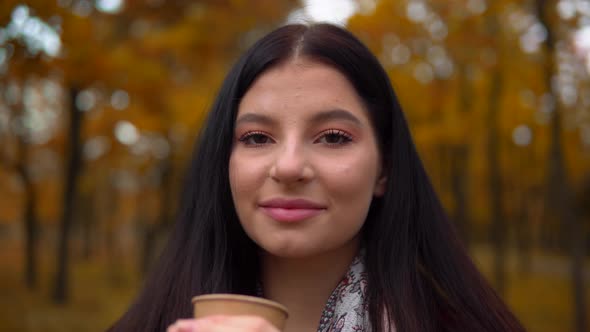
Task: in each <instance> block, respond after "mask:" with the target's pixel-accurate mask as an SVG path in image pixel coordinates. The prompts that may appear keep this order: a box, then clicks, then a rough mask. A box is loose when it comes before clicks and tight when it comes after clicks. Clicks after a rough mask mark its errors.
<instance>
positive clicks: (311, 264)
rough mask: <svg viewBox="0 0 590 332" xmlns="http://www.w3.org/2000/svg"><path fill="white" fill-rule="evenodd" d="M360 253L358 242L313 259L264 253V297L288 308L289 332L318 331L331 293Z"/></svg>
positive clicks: (262, 260) (262, 261)
mask: <svg viewBox="0 0 590 332" xmlns="http://www.w3.org/2000/svg"><path fill="white" fill-rule="evenodd" d="M358 250H359V245H358V241H353V242H351V243H350V244H349V245H346V246H343V247H341V248H338V249H337V250H333V251H329V252H325V253H322V254H319V255H316V256H313V257H304V258H284V257H277V256H273V255H271V254H269V253H266V252H264V253H262V256H261V258H262V259H261V263H262V266H261V268H262V271H261V272H262V275H261V276H262V285H263V291H264V295H265V297H267V298H268V299H271V300H274V301H277V302H279V303H282V304H283V305H285V306H286V307H287V308H288V309H289V319H288V321H287V328H286V329H285V332H288V331H307V330H309V331H316V330H317V327H318V323H319V320H320V318H321V315H322V311H323V309H324V306H325V305H326V302H327V301H328V298H329V297H330V295H331V293H332V291H333V290H334V288H336V286H337V285H338V283H339V282H340V280H342V278H343V277H344V274H345V273H346V271H347V270H348V268H349V267H350V264H351V262H352V260H353V259H354V257H355V256H356V255H357V253H358Z"/></svg>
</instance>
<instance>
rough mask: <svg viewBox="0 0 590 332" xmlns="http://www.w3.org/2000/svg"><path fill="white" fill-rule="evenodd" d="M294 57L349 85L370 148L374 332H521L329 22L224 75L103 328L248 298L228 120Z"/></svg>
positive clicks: (249, 262)
mask: <svg viewBox="0 0 590 332" xmlns="http://www.w3.org/2000/svg"><path fill="white" fill-rule="evenodd" d="M296 56H302V57H306V58H309V59H311V60H315V61H320V62H322V63H325V64H327V65H330V66H333V67H334V68H336V69H337V70H339V71H340V72H342V73H343V74H344V75H345V76H346V77H347V78H348V79H349V80H350V82H351V83H352V84H353V85H354V87H355V89H356V91H357V93H358V94H359V96H360V97H361V98H362V100H363V101H364V103H365V106H366V108H367V109H368V112H369V117H370V119H371V121H372V124H373V126H374V128H375V131H376V134H377V137H378V140H379V148H380V152H381V156H382V159H383V162H384V171H385V172H386V174H385V175H386V176H387V179H388V181H387V189H386V192H385V194H384V195H383V196H382V197H380V198H375V199H374V200H373V202H372V203H371V207H370V209H369V214H368V217H367V220H366V222H365V224H364V226H363V229H362V233H363V234H362V235H363V237H362V241H363V244H362V245H363V246H364V248H365V249H366V254H367V255H366V257H367V260H366V269H367V273H368V294H367V295H368V302H369V314H370V318H371V322H372V326H373V328H374V329H375V331H383V330H385V329H386V326H395V328H396V329H397V330H398V331H524V328H523V327H522V326H521V325H520V323H519V322H518V320H517V319H516V318H515V317H514V316H513V315H512V314H511V313H510V311H509V310H508V308H507V307H506V305H505V304H504V303H503V302H502V300H501V299H500V298H499V297H498V296H497V295H496V293H495V292H494V291H493V289H492V288H491V287H490V286H489V285H488V283H487V282H486V281H485V280H484V278H483V277H482V275H481V274H480V273H479V272H478V271H477V269H476V267H475V265H474V264H473V262H472V261H471V259H470V258H469V257H468V255H467V253H466V251H465V249H464V248H463V246H462V245H461V243H460V242H459V241H458V239H457V236H456V234H455V232H454V229H453V227H452V225H451V223H450V222H449V221H448V219H447V217H446V215H445V213H444V211H443V208H442V206H441V203H440V202H439V200H438V198H437V196H436V194H435V192H434V190H433V187H432V185H431V183H430V181H429V179H428V176H427V174H426V172H425V170H424V167H423V165H422V162H421V161H420V158H419V157H418V153H417V151H416V148H415V147H414V143H413V142H412V138H411V136H410V131H409V129H408V125H407V123H406V120H405V118H404V115H403V113H402V110H401V107H400V105H399V103H398V100H397V97H396V96H395V94H394V92H393V89H392V87H391V84H390V82H389V79H388V77H387V74H386V73H385V71H384V70H383V68H382V67H381V65H380V64H379V62H378V60H377V59H376V58H375V57H374V56H373V54H372V53H371V52H370V51H369V50H368V49H367V48H366V47H365V46H364V45H363V44H362V43H361V42H360V41H359V40H358V39H357V38H355V37H354V36H353V35H352V34H351V33H349V32H348V31H346V30H344V29H341V28H339V27H336V26H333V25H329V24H315V25H311V26H306V25H287V26H283V27H281V28H279V29H277V30H275V31H273V32H271V33H270V34H268V35H267V36H265V37H264V38H262V39H261V40H259V41H258V42H257V43H255V44H254V45H253V46H252V47H251V48H250V49H249V50H248V51H247V52H246V53H245V54H244V55H243V56H242V57H241V58H240V59H239V61H238V62H237V63H236V64H235V65H234V67H233V68H232V69H231V71H230V73H229V74H228V76H227V78H226V79H225V81H224V83H223V85H222V87H221V90H220V92H219V95H218V96H217V99H216V101H215V104H214V106H213V108H212V110H211V112H210V113H209V115H208V119H207V121H206V124H205V126H204V128H203V130H202V132H201V135H200V137H199V139H198V142H197V146H196V151H195V154H194V159H193V161H192V165H191V167H190V169H189V174H188V179H187V181H186V183H185V191H184V195H183V196H182V199H183V201H182V202H181V208H180V211H179V215H178V220H177V222H176V225H175V227H174V229H173V231H172V234H171V237H170V240H169V242H168V245H167V246H166V248H165V249H164V252H163V254H162V256H161V258H160V260H159V263H158V264H157V265H156V268H155V269H154V270H153V272H152V274H151V276H150V277H149V279H148V280H147V282H146V284H145V286H144V288H143V291H142V292H141V294H140V295H139V297H138V299H137V300H136V302H135V303H134V304H133V305H132V306H131V308H130V309H129V311H128V312H127V313H125V314H124V315H123V317H122V318H121V319H120V320H119V321H118V322H117V323H115V325H114V326H113V327H111V329H110V330H111V331H164V330H165V329H166V327H167V326H168V325H169V324H171V323H173V322H174V321H175V320H176V319H179V318H187V317H191V316H192V309H191V307H192V306H191V302H190V300H191V297H192V296H195V295H199V294H207V293H216V292H227V293H237V294H249V295H254V294H255V292H256V283H257V279H258V273H259V271H258V269H259V262H258V254H257V247H256V245H255V244H254V243H253V242H252V241H251V240H250V239H249V238H248V237H247V235H246V233H245V232H244V231H243V229H242V228H241V226H240V223H239V220H238V217H237V215H236V212H235V209H234V205H233V202H232V198H231V192H230V185H229V169H228V167H229V158H230V153H231V148H232V137H233V131H234V121H235V118H236V114H237V110H238V105H239V102H240V99H241V98H242V97H243V96H244V94H245V93H246V91H247V90H248V89H249V87H250V85H251V84H252V83H253V81H254V80H255V79H256V78H257V77H258V76H259V75H260V74H261V73H263V72H264V71H265V70H266V69H268V68H269V67H272V66H275V65H277V64H279V63H281V62H284V61H288V60H289V59H290V58H293V57H296Z"/></svg>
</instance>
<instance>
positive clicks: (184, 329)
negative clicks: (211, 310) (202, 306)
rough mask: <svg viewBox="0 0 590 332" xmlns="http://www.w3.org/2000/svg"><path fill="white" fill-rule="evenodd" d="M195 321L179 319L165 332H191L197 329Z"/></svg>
mask: <svg viewBox="0 0 590 332" xmlns="http://www.w3.org/2000/svg"><path fill="white" fill-rule="evenodd" d="M197 325H198V323H197V321H196V320H195V319H179V320H177V321H176V322H175V323H174V324H172V325H170V326H169V327H168V329H166V332H192V331H196V329H197Z"/></svg>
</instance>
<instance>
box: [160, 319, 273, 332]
mask: <svg viewBox="0 0 590 332" xmlns="http://www.w3.org/2000/svg"><path fill="white" fill-rule="evenodd" d="M167 332H280V331H279V330H278V329H277V328H276V327H274V326H273V325H272V324H270V323H269V322H268V321H266V320H265V319H264V318H260V317H258V316H207V317H203V318H199V319H179V320H177V321H176V323H174V324H172V325H170V326H169V327H168V329H167Z"/></svg>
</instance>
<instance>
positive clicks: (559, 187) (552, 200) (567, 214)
mask: <svg viewBox="0 0 590 332" xmlns="http://www.w3.org/2000/svg"><path fill="white" fill-rule="evenodd" d="M534 5H535V13H536V15H537V17H538V19H539V21H540V23H541V24H542V25H543V27H544V29H545V31H546V34H547V36H546V38H545V41H544V43H543V46H544V51H545V61H544V63H543V71H544V74H545V88H546V91H548V93H550V94H551V95H552V96H553V98H554V99H557V98H556V97H557V96H558V95H559V92H558V91H556V87H555V84H554V79H555V77H556V74H555V72H556V71H557V68H558V63H557V52H556V47H555V44H556V41H557V39H558V37H557V35H556V32H555V31H556V30H557V29H556V27H555V26H556V25H557V23H555V22H556V21H557V15H555V13H554V12H553V11H550V9H549V8H555V5H556V4H555V3H554V1H548V0H536V1H535V4H534ZM551 13H554V15H553V17H551V16H552V15H551ZM557 22H558V21H557ZM551 107H552V109H550V110H549V114H550V130H551V131H550V143H549V153H548V167H547V186H548V188H547V195H546V197H547V203H546V204H545V206H546V207H547V208H548V213H549V217H550V218H552V219H553V220H557V221H558V222H559V223H561V224H562V225H563V227H562V229H564V230H566V232H565V234H567V240H566V241H567V242H569V243H570V246H571V247H570V253H571V254H570V255H571V259H572V263H571V264H572V266H571V278H572V298H573V300H574V301H573V302H574V327H575V331H577V332H584V331H587V327H588V323H587V319H586V313H587V311H586V299H585V297H586V292H585V285H584V269H583V266H584V256H585V254H584V241H585V238H584V228H583V227H580V225H582V223H580V222H578V221H577V220H576V217H577V215H576V214H575V209H574V208H575V207H574V206H573V205H572V204H573V193H572V191H571V189H570V186H569V177H568V174H567V171H566V167H565V161H564V152H563V148H562V144H563V142H562V136H563V132H562V127H563V122H562V121H563V114H562V112H563V109H562V108H561V107H560V103H558V102H554V103H551ZM563 238H564V237H562V238H561V239H563ZM567 242H564V241H561V243H562V244H564V243H567Z"/></svg>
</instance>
